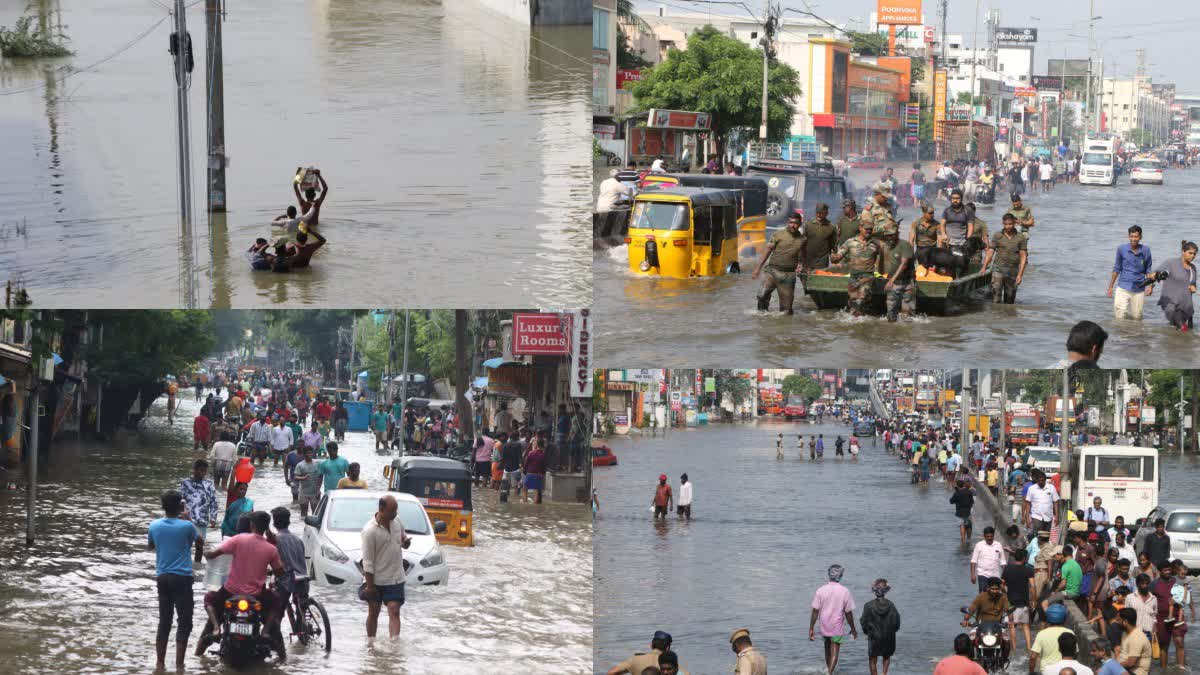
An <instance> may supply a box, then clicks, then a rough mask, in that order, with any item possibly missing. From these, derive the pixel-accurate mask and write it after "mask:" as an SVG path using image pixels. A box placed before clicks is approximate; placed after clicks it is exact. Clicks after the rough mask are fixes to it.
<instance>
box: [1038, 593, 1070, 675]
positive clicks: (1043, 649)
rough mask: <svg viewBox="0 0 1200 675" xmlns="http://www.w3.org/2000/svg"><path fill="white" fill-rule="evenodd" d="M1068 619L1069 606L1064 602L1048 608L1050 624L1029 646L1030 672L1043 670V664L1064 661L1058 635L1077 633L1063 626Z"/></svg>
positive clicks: (1047, 616) (1048, 621) (1047, 621)
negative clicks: (1064, 604)
mask: <svg viewBox="0 0 1200 675" xmlns="http://www.w3.org/2000/svg"><path fill="white" fill-rule="evenodd" d="M1066 620H1067V608H1066V607H1065V606H1063V604H1062V603H1058V602H1056V603H1054V604H1053V605H1050V606H1049V607H1047V608H1046V623H1048V624H1050V625H1048V626H1046V627H1045V628H1043V629H1042V630H1041V631H1039V632H1038V634H1037V637H1036V638H1034V640H1033V646H1032V647H1030V648H1029V672H1031V673H1040V672H1042V668H1041V666H1042V665H1046V664H1051V663H1058V662H1059V661H1062V652H1061V651H1059V648H1058V636H1060V635H1062V634H1064V633H1071V634H1072V635H1074V634H1075V631H1073V630H1071V629H1070V628H1066V627H1065V626H1063V622H1064V621H1066Z"/></svg>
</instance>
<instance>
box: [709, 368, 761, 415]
mask: <svg viewBox="0 0 1200 675" xmlns="http://www.w3.org/2000/svg"><path fill="white" fill-rule="evenodd" d="M713 377H714V378H716V384H717V401H718V403H719V402H721V401H724V400H725V399H729V402H730V403H732V404H733V405H734V406H735V407H736V406H741V405H745V404H747V403H752V402H753V401H754V394H755V391H756V390H755V387H754V383H753V382H751V381H750V379H749V378H745V377H740V376H738V375H737V373H735V372H734V371H733V370H729V369H723V370H722V369H718V370H715V371H713Z"/></svg>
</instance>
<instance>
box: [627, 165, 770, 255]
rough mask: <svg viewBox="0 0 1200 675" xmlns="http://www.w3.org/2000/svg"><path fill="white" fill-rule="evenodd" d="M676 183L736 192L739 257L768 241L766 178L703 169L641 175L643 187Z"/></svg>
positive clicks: (760, 249) (757, 252) (757, 250)
mask: <svg viewBox="0 0 1200 675" xmlns="http://www.w3.org/2000/svg"><path fill="white" fill-rule="evenodd" d="M674 185H679V186H682V187H703V188H713V189H718V190H736V191H737V192H738V200H739V203H738V219H737V223H738V257H739V258H757V257H758V256H760V255H762V253H763V251H765V250H766V245H767V195H768V192H769V188H768V186H767V181H766V180H765V179H763V178H759V177H751V176H726V175H713V174H705V173H651V174H646V177H645V178H643V179H642V182H641V189H642V190H657V189H662V188H667V187H671V186H674Z"/></svg>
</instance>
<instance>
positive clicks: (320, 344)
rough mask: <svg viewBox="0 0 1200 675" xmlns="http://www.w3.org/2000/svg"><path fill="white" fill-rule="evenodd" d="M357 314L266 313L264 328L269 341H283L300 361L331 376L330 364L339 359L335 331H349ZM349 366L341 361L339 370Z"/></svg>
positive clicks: (342, 311) (338, 311)
mask: <svg viewBox="0 0 1200 675" xmlns="http://www.w3.org/2000/svg"><path fill="white" fill-rule="evenodd" d="M361 314H363V310H345V309H316V310H303V311H301V310H277V311H271V312H267V313H266V315H265V316H266V322H265V324H266V325H267V327H268V330H269V337H270V338H271V339H275V340H284V341H286V342H287V344H288V345H289V346H291V347H292V348H293V349H295V350H296V351H297V353H298V354H299V355H300V357H301V358H303V359H305V360H307V361H311V362H315V363H318V364H320V366H321V369H322V371H323V372H324V373H325V374H327V375H332V374H333V373H334V370H335V368H334V366H335V363H334V361H335V359H337V358H339V356H340V355H341V352H340V351H339V348H340V347H341V344H340V343H339V339H338V331H339V330H340V329H342V328H349V327H350V326H351V325H352V324H353V322H354V320H355V317H356V316H358V315H361ZM345 356H347V357H348V356H349V354H346V355H345ZM351 365H353V364H347V363H346V359H343V369H345V368H348V367H349V366H351ZM345 373H346V370H343V374H345ZM338 384H340V383H338Z"/></svg>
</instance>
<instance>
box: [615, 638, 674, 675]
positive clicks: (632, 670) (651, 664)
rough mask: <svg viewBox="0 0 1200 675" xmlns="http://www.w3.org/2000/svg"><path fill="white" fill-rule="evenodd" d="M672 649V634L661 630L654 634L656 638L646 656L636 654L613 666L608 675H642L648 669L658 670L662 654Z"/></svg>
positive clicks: (652, 640)
mask: <svg viewBox="0 0 1200 675" xmlns="http://www.w3.org/2000/svg"><path fill="white" fill-rule="evenodd" d="M670 648H671V634H670V633H665V632H663V631H661V630H659V631H655V632H654V638H653V639H651V640H650V651H649V653H645V654H640V653H639V654H634V655H633V656H631V657H629V658H627V659H625V660H624V661H622V662H620V663H618V664H617V665H615V666H613V667H612V669H610V670H609V671H608V675H622V673H629V674H630V675H642V671H643V670H645V669H647V668H655V669H657V668H658V657H659V656H662V653H663V652H665V651H667V650H668V649H670Z"/></svg>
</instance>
